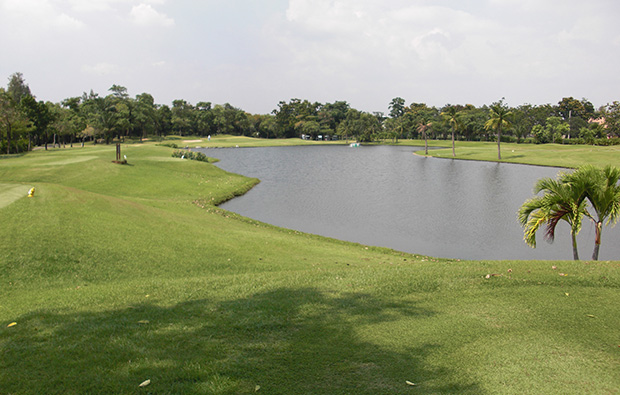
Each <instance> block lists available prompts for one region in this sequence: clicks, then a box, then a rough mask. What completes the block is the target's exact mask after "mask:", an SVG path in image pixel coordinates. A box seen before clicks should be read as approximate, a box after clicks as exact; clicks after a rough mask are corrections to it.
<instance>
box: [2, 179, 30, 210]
mask: <svg viewBox="0 0 620 395" xmlns="http://www.w3.org/2000/svg"><path fill="white" fill-rule="evenodd" d="M29 190H30V187H28V186H25V185H19V184H3V183H0V208H2V207H5V206H8V205H9V204H11V203H13V202H14V201H16V200H17V199H19V198H23V197H26V195H27V194H28V191H29Z"/></svg>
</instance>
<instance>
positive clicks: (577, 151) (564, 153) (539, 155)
mask: <svg viewBox="0 0 620 395" xmlns="http://www.w3.org/2000/svg"><path fill="white" fill-rule="evenodd" d="M428 143H429V147H432V148H433V150H432V151H429V156H431V157H437V158H449V159H452V158H453V156H452V142H451V141H446V140H429V141H428ZM398 145H406V146H407V145H409V146H421V147H423V146H424V140H402V141H399V143H398ZM455 147H456V148H455V151H456V157H455V159H463V160H480V161H488V162H497V161H498V160H497V143H496V142H495V143H494V142H472V141H457V142H456V144H455ZM418 154H424V152H418ZM501 154H502V160H501V161H502V162H506V163H521V164H528V165H538V166H553V167H567V168H576V167H579V166H581V165H584V164H586V163H588V164H592V165H596V166H605V165H608V164H610V165H614V166H618V167H620V146H610V147H599V146H592V145H562V144H516V143H502V144H501Z"/></svg>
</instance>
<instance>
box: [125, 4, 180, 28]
mask: <svg viewBox="0 0 620 395" xmlns="http://www.w3.org/2000/svg"><path fill="white" fill-rule="evenodd" d="M130 15H131V18H132V20H133V22H134V23H135V24H136V25H138V26H163V27H171V26H174V19H172V18H170V17H168V16H167V15H166V14H164V13H161V12H158V11H157V10H155V9H154V8H153V7H152V6H151V5H150V4H145V3H141V4H139V5H137V6H134V7H133V8H132V9H131V12H130Z"/></svg>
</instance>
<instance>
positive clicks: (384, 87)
mask: <svg viewBox="0 0 620 395" xmlns="http://www.w3.org/2000/svg"><path fill="white" fill-rule="evenodd" d="M619 17H620V2H618V1H617V0H589V1H587V2H586V1H583V0H436V1H431V0H408V1H406V0H389V1H386V0H0V78H6V80H4V81H5V83H4V84H2V83H1V82H0V86H4V87H6V84H7V83H8V79H9V77H10V76H11V74H13V73H15V72H21V73H22V74H23V76H24V79H25V80H26V83H27V84H28V85H29V87H30V89H31V91H32V93H33V94H34V95H35V96H36V98H37V99H38V100H44V101H52V102H60V101H62V100H63V99H66V98H68V97H75V96H81V95H82V93H83V92H89V91H90V90H93V91H94V92H95V93H98V94H99V95H101V96H105V95H107V94H109V93H110V92H109V91H108V90H109V88H110V87H111V86H112V85H114V84H116V85H121V86H124V87H126V88H127V90H128V93H129V95H130V96H131V97H135V96H136V95H138V94H141V93H144V92H146V93H150V94H151V95H153V97H154V98H155V102H156V103H158V104H167V105H171V103H172V101H173V100H176V99H183V100H186V101H188V102H190V103H192V104H196V103H197V102H200V101H208V102H212V103H213V104H224V103H230V104H231V105H233V106H235V107H237V108H241V109H243V110H245V111H247V112H250V113H253V114H266V113H270V112H271V111H272V110H274V109H276V108H277V105H278V103H279V102H280V101H289V100H290V99H292V98H299V99H302V100H303V99H307V100H309V101H311V102H320V103H333V102H335V101H338V100H344V101H346V102H348V103H349V104H350V105H351V106H352V107H353V108H356V109H359V110H362V111H367V112H375V111H381V112H386V113H387V112H388V111H389V110H388V106H389V103H390V101H391V100H392V99H393V98H395V97H402V98H403V99H405V102H406V104H407V105H409V104H411V103H414V102H415V103H427V104H428V105H432V106H437V107H441V106H444V105H446V104H473V105H475V106H482V105H484V104H491V103H493V102H495V101H498V100H500V99H501V98H505V102H506V103H507V104H509V105H511V106H518V105H520V104H526V103H529V104H535V105H538V104H546V103H551V104H557V103H558V102H559V101H560V100H561V99H562V98H563V97H569V96H572V97H574V98H576V99H582V98H586V99H588V100H589V101H590V102H592V104H594V106H595V107H596V108H598V107H600V106H603V105H605V104H607V103H611V102H613V101H616V100H618V101H620V72H619V71H618V70H619V68H620V23H618V19H619ZM3 76H4V77H3Z"/></svg>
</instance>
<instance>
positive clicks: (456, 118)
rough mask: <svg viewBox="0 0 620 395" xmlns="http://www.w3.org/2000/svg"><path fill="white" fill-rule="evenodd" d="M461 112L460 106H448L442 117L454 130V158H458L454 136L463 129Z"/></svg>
mask: <svg viewBox="0 0 620 395" xmlns="http://www.w3.org/2000/svg"><path fill="white" fill-rule="evenodd" d="M460 115H461V110H460V108H459V107H458V106H451V105H448V106H447V107H446V108H445V109H444V110H443V111H442V112H441V116H442V118H443V120H444V122H446V123H447V124H448V125H450V127H451V129H452V157H456V150H455V148H454V134H455V132H456V130H457V129H459V128H460V127H461V118H460Z"/></svg>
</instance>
